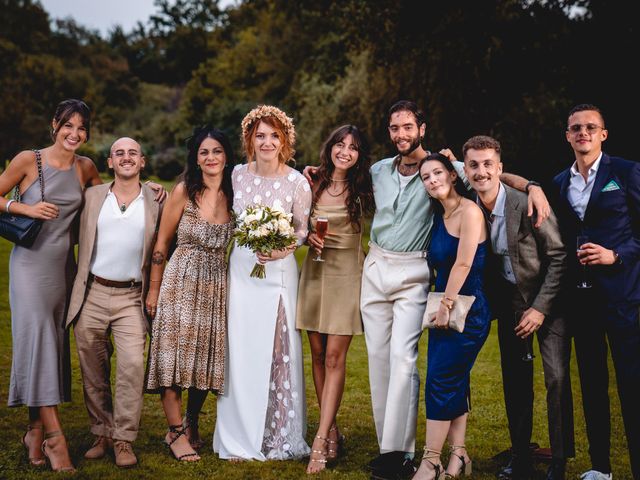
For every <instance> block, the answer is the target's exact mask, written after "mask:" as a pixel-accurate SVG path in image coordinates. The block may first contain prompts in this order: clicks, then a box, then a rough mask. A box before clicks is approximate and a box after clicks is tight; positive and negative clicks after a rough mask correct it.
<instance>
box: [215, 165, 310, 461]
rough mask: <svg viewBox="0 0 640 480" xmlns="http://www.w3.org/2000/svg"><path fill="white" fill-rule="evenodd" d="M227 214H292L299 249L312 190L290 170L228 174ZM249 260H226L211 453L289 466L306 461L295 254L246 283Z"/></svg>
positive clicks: (243, 254) (237, 253)
mask: <svg viewBox="0 0 640 480" xmlns="http://www.w3.org/2000/svg"><path fill="white" fill-rule="evenodd" d="M232 178H233V191H234V200H233V209H234V211H235V212H236V214H239V213H240V212H242V210H244V209H245V208H246V207H247V206H248V205H252V204H262V205H267V206H270V207H272V206H273V205H274V202H276V201H278V202H279V203H280V205H281V206H282V207H283V208H284V210H285V211H287V212H291V213H292V214H293V225H294V228H295V230H296V235H297V236H298V239H299V243H301V242H302V241H304V239H305V237H306V235H307V221H308V217H309V210H310V208H311V189H310V187H309V183H308V182H307V180H306V179H305V178H304V177H303V176H302V175H301V174H300V173H299V172H297V171H296V170H293V169H288V172H287V173H286V174H285V175H284V176H281V177H269V178H267V177H260V176H258V175H254V174H253V173H251V172H250V171H249V169H248V167H247V165H239V166H237V167H236V168H235V169H234V171H233V176H232ZM255 263H256V256H255V254H254V253H253V252H252V251H251V250H249V249H247V248H243V247H239V246H238V245H235V246H234V249H233V251H232V253H231V257H230V260H229V306H228V312H229V317H228V327H227V332H228V350H227V352H228V355H227V370H226V371H227V374H226V388H225V393H224V395H221V396H219V397H218V409H217V410H218V411H217V421H216V429H215V433H214V436H213V449H214V451H216V452H217V453H218V454H219V455H220V458H243V459H256V460H287V459H294V458H301V457H304V456H307V455H308V454H309V446H308V445H307V443H306V441H305V439H304V436H305V433H306V400H305V387H304V368H303V367H304V365H303V358H302V341H301V336H300V332H299V331H297V330H296V328H295V325H296V318H295V315H296V295H297V290H298V267H297V264H296V261H295V258H294V256H293V254H291V255H288V256H287V257H286V258H284V259H282V260H275V261H271V262H268V263H267V264H266V278H264V279H258V278H251V277H250V273H251V269H252V268H253V266H254V264H255Z"/></svg>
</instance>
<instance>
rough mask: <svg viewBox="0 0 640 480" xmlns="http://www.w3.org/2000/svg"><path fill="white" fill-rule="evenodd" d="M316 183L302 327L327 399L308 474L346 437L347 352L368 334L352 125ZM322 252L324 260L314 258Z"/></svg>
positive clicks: (359, 150) (360, 175)
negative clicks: (324, 231) (342, 411)
mask: <svg viewBox="0 0 640 480" xmlns="http://www.w3.org/2000/svg"><path fill="white" fill-rule="evenodd" d="M316 175H317V181H315V182H314V189H313V211H312V215H311V220H310V221H311V226H312V229H313V231H312V233H310V234H309V237H308V243H309V245H310V246H311V247H312V248H310V249H309V251H308V253H307V257H306V259H305V261H304V265H303V267H302V275H301V279H300V287H299V290H298V313H297V316H296V318H297V325H296V326H297V328H299V329H301V330H307V334H308V336H309V345H310V346H311V355H312V370H313V382H314V385H315V389H316V395H317V396H318V403H319V404H320V424H319V426H318V431H317V433H316V436H315V438H314V440H313V445H312V447H311V457H310V460H309V465H308V467H307V473H317V472H319V471H321V470H324V468H325V466H326V461H327V460H331V459H334V458H335V457H337V455H338V450H339V448H340V447H341V444H342V442H343V440H344V437H343V436H342V435H340V433H339V431H338V427H337V425H336V414H337V412H338V408H339V406H340V401H341V399H342V392H343V390H344V382H345V365H346V357H347V351H348V349H349V345H350V343H351V339H352V337H353V335H360V334H362V321H361V318H360V280H361V276H362V263H363V261H364V253H363V251H362V229H363V223H364V222H363V216H364V214H365V213H369V212H370V211H371V210H372V209H373V188H372V186H371V177H370V175H369V156H368V151H367V146H366V142H365V139H364V137H363V136H362V133H361V132H360V131H359V130H358V128H357V127H355V126H353V125H343V126H342V127H339V128H337V129H336V130H334V131H333V132H332V133H331V134H330V135H329V138H328V139H327V140H326V141H325V143H324V145H323V146H322V150H321V151H320V167H319V168H318V170H317V173H316ZM318 217H326V218H328V220H329V233H328V235H327V236H326V237H325V238H324V240H323V239H321V238H320V237H319V236H318V235H317V234H316V232H315V226H316V221H317V219H318ZM316 255H322V259H323V260H324V261H323V262H316V261H314V260H313V258H314V257H316Z"/></svg>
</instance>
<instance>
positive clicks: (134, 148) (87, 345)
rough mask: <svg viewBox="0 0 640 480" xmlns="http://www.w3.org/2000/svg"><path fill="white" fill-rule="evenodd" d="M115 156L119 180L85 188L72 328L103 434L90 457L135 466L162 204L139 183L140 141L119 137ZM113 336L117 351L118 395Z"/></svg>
mask: <svg viewBox="0 0 640 480" xmlns="http://www.w3.org/2000/svg"><path fill="white" fill-rule="evenodd" d="M108 162H109V167H110V168H113V172H114V175H115V179H114V181H113V182H112V183H108V184H102V185H98V186H95V187H92V188H89V189H88V190H87V191H86V193H85V204H84V208H83V210H82V216H81V218H80V242H79V248H78V273H77V275H76V279H75V282H74V285H73V291H72V294H71V300H70V303H69V312H68V316H67V326H69V325H71V323H73V324H74V335H75V338H76V346H77V348H78V359H79V360H80V369H81V371H82V387H83V391H84V399H85V404H86V407H87V411H88V413H89V419H90V421H91V433H93V434H94V435H95V436H96V440H95V442H94V444H93V446H92V447H91V448H90V449H89V450H88V451H87V452H86V453H85V458H87V459H98V458H102V457H104V456H105V454H106V453H107V451H109V450H111V449H112V448H113V449H114V450H115V460H116V465H118V466H119V467H132V466H134V465H136V464H137V463H138V460H137V457H136V455H135V453H134V452H133V448H132V446H131V444H132V442H133V441H134V440H135V439H136V437H137V435H138V426H139V423H140V414H141V411H142V398H143V387H144V348H145V343H146V338H147V332H148V329H149V322H148V319H147V316H146V314H145V312H144V297H145V295H146V292H147V290H148V278H149V267H150V265H151V252H152V250H153V245H154V243H155V237H156V232H157V230H158V225H159V221H160V211H161V206H160V204H159V203H158V202H156V201H154V192H153V190H151V188H150V187H148V186H147V185H141V184H140V170H141V169H142V168H143V167H144V156H143V155H142V151H141V148H140V145H139V144H138V142H136V141H135V140H133V139H131V138H127V137H124V138H120V139H118V140H116V141H115V142H114V144H113V146H112V147H111V153H110V155H109V159H108ZM112 336H113V340H114V342H115V345H116V349H117V361H116V394H115V399H113V398H112V395H111V379H110V361H111V355H112V353H113V346H112V344H111V337H112Z"/></svg>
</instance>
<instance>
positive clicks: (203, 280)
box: [146, 128, 233, 461]
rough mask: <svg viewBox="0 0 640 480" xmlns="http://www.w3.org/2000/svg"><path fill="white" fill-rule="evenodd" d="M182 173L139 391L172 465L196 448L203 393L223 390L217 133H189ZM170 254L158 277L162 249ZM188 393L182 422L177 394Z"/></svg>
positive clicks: (223, 231)
mask: <svg viewBox="0 0 640 480" xmlns="http://www.w3.org/2000/svg"><path fill="white" fill-rule="evenodd" d="M188 146H189V154H188V159H187V166H186V168H185V173H184V176H183V179H182V181H181V182H179V183H178V184H177V185H176V187H175V188H174V189H173V191H172V192H171V195H170V197H169V200H168V201H167V205H166V206H165V208H164V212H163V215H162V220H161V223H160V230H159V232H158V239H157V241H156V245H155V248H154V254H153V265H152V268H151V274H150V277H151V280H150V285H151V286H150V288H149V293H148V296H147V299H146V306H147V309H148V311H149V314H150V315H151V316H152V317H154V320H153V324H152V325H153V328H152V335H151V348H150V352H149V368H148V374H147V391H149V392H153V393H157V392H159V393H160V395H161V397H160V398H161V401H162V406H163V409H164V412H165V415H166V417H167V423H168V424H169V431H168V432H167V435H166V437H165V442H166V443H167V445H169V447H170V449H171V451H172V453H173V455H174V456H175V457H176V458H177V459H178V460H185V461H195V460H198V459H199V458H200V457H199V456H198V454H197V453H196V452H195V449H196V448H198V447H200V446H202V440H201V439H200V434H199V432H198V414H199V412H200V410H201V408H202V404H203V403H204V400H205V398H206V395H207V392H208V391H209V390H211V391H214V392H216V393H219V392H222V391H223V389H224V362H225V341H226V325H227V304H226V303H227V263H226V253H227V247H228V245H229V242H230V240H231V236H232V233H233V221H232V217H231V215H230V210H231V201H232V199H233V193H232V187H231V170H232V168H233V157H232V149H231V145H230V143H229V140H228V139H227V137H226V136H225V135H224V134H223V133H222V132H221V131H219V130H217V129H211V128H202V129H196V131H195V132H194V135H193V137H192V138H191V140H190V141H189V145H188ZM176 234H177V239H178V241H177V247H176V250H175V251H174V253H173V255H172V256H171V258H170V260H169V262H168V264H167V267H166V269H165V270H164V274H163V269H164V264H165V258H166V257H167V255H168V250H169V245H170V244H171V241H172V240H173V238H174V237H175V236H176ZM187 388H188V389H189V401H188V405H187V414H186V417H185V420H184V421H183V420H182V413H181V410H182V407H181V393H182V390H183V389H187Z"/></svg>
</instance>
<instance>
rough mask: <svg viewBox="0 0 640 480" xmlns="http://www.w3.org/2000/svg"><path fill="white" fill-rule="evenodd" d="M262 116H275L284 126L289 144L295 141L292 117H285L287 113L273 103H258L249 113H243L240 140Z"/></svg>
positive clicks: (292, 144) (293, 143)
mask: <svg viewBox="0 0 640 480" xmlns="http://www.w3.org/2000/svg"><path fill="white" fill-rule="evenodd" d="M264 117H275V118H277V119H278V120H279V121H280V123H281V124H282V126H283V127H284V134H285V136H286V137H287V140H288V141H289V145H291V146H292V147H293V146H294V145H295V143H296V129H295V127H294V126H293V118H290V117H287V114H286V113H284V112H283V111H282V110H280V109H279V108H278V107H274V106H273V105H258V106H257V107H256V108H254V109H253V110H251V111H250V112H249V113H247V114H246V115H245V117H244V118H243V119H242V124H241V125H242V140H243V141H244V139H245V138H246V136H247V133H248V132H249V130H251V127H252V126H253V124H254V123H255V122H256V121H257V120H260V119H261V118H264Z"/></svg>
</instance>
